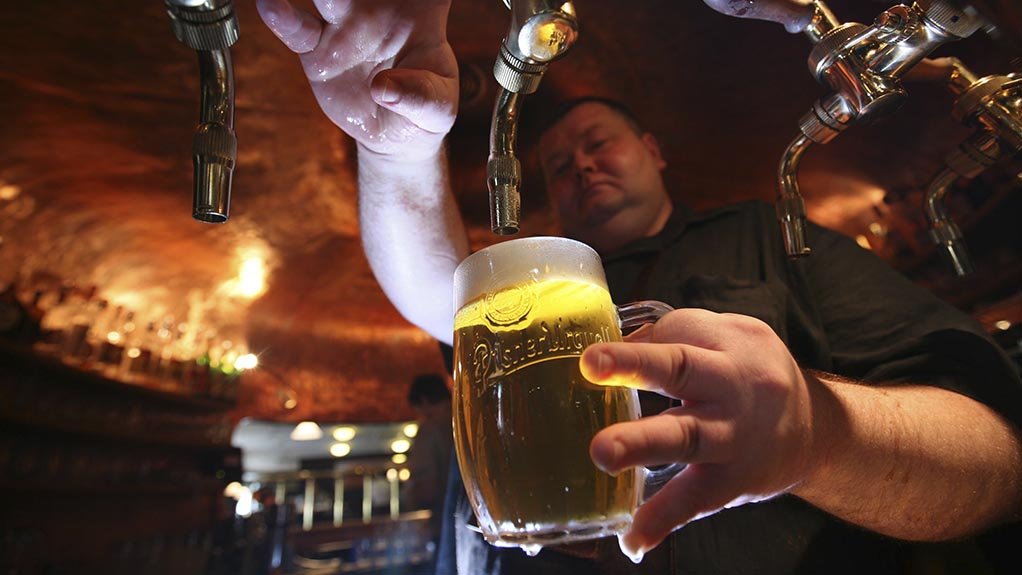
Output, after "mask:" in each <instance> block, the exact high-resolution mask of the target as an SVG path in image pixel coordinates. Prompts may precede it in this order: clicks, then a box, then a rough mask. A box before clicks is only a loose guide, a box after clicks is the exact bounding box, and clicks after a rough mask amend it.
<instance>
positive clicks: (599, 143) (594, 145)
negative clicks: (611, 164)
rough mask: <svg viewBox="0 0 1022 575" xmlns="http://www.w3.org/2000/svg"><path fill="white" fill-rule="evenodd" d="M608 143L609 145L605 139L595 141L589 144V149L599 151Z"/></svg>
mask: <svg viewBox="0 0 1022 575" xmlns="http://www.w3.org/2000/svg"><path fill="white" fill-rule="evenodd" d="M606 143H607V140H605V139H604V140H594V141H593V143H591V144H589V148H590V149H593V150H598V149H600V148H602V147H603V145H604V144H606Z"/></svg>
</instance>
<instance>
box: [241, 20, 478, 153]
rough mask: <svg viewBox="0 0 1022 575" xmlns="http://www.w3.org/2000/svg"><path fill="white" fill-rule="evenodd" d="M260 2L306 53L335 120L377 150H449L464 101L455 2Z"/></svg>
mask: <svg viewBox="0 0 1022 575" xmlns="http://www.w3.org/2000/svg"><path fill="white" fill-rule="evenodd" d="M315 4H316V8H317V12H318V13H317V14H309V13H307V12H304V11H302V10H299V9H296V8H295V7H293V6H292V5H291V4H290V3H289V2H288V0H258V2H257V6H258V8H259V14H260V16H261V17H262V19H263V21H264V22H265V23H266V25H267V26H268V27H269V28H270V30H271V31H273V33H274V34H276V36H277V37H278V38H280V40H281V41H282V42H283V43H284V44H285V45H286V46H287V47H288V48H290V49H291V50H293V51H295V52H296V53H298V54H299V55H300V59H301V62H302V66H303V67H304V69H305V75H306V76H307V77H308V79H309V83H310V84H311V86H312V91H313V93H314V94H315V96H316V100H317V101H318V102H319V105H320V107H321V108H322V109H323V111H324V112H325V113H326V115H327V116H328V117H329V118H330V120H331V121H332V122H333V123H334V124H336V125H337V126H338V127H340V128H341V129H342V130H344V132H345V133H347V134H348V135H349V136H351V137H352V138H354V139H355V140H356V141H357V142H358V144H359V145H360V146H361V147H362V148H365V149H367V150H369V151H371V152H374V153H376V154H381V155H386V156H400V157H401V158H402V159H406V160H414V159H419V158H427V157H429V156H431V155H433V154H436V153H437V151H438V150H439V149H440V148H441V145H442V143H443V138H444V136H445V135H446V133H447V132H448V131H449V130H450V128H451V125H453V123H454V117H455V112H456V111H457V106H458V65H457V61H456V60H455V58H454V52H453V51H452V50H451V46H450V44H449V43H448V42H447V14H448V12H449V10H450V0H416V1H415V2H401V1H399V0H362V1H360V0H315Z"/></svg>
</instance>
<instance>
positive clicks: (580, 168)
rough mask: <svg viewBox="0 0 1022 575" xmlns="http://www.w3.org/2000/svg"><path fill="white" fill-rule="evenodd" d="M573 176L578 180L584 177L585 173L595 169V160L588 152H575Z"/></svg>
mask: <svg viewBox="0 0 1022 575" xmlns="http://www.w3.org/2000/svg"><path fill="white" fill-rule="evenodd" d="M574 164H575V177H577V178H578V179H579V180H581V179H583V178H585V177H586V175H588V174H590V173H592V172H595V171H596V162H595V161H594V160H593V157H592V156H591V155H590V154H586V153H584V152H579V153H576V154H575V160H574Z"/></svg>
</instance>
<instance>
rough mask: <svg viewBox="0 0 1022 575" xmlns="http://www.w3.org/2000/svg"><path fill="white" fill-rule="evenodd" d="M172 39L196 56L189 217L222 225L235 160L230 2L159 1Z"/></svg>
mask: <svg viewBox="0 0 1022 575" xmlns="http://www.w3.org/2000/svg"><path fill="white" fill-rule="evenodd" d="M165 3H166V6H167V14H168V15H169V16H170V20H171V25H172V27H173V29H174V35H175V36H176V37H177V39H178V40H180V41H181V42H182V43H183V44H185V45H186V46H188V47H189V48H192V49H194V50H196V52H197V53H198V56H199V79H200V84H201V99H200V104H199V108H200V112H199V113H200V122H199V126H198V127H197V128H196V130H195V135H194V136H193V138H192V161H193V164H194V168H195V173H194V184H193V185H194V193H193V201H192V217H193V218H195V219H196V220H199V221H203V222H209V223H223V222H226V221H227V219H228V217H229V210H230V204H231V180H232V176H233V173H234V165H235V161H236V158H237V155H238V140H237V137H236V136H235V133H234V68H233V66H232V64H231V53H230V47H231V46H232V45H233V44H234V43H235V42H236V41H237V40H238V20H237V17H236V15H235V12H234V3H233V0H165Z"/></svg>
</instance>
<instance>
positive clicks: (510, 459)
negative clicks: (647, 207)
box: [453, 237, 676, 555]
mask: <svg viewBox="0 0 1022 575" xmlns="http://www.w3.org/2000/svg"><path fill="white" fill-rule="evenodd" d="M454 307H455V309H456V310H457V312H456V315H455V318H454V361H455V363H454V386H455V389H454V406H453V407H454V409H453V413H454V438H455V446H456V450H457V456H458V463H459V465H460V467H461V474H462V478H463V479H464V482H465V487H466V489H467V491H468V497H469V500H470V502H471V504H472V508H473V510H474V511H475V516H476V519H477V521H478V523H479V528H480V530H481V531H482V533H483V536H484V537H485V538H486V540H487V541H488V542H490V543H491V544H493V545H497V546H502V547H521V548H522V549H523V550H525V551H526V552H527V553H529V554H530V555H531V554H535V553H538V552H539V550H540V549H541V548H542V547H543V546H546V545H556V544H562V543H569V542H573V541H581V540H585V539H593V538H597V537H603V536H606V535H613V534H617V533H621V532H623V531H624V530H625V529H627V527H628V526H629V525H630V524H631V521H632V513H633V511H634V509H635V508H636V506H637V505H638V504H639V502H640V500H641V497H642V492H643V489H644V483H646V482H647V481H648V479H649V478H647V475H650V476H652V478H653V479H655V480H657V481H660V482H662V481H663V479H664V477H663V475H664V474H673V473H675V472H676V469H665V470H662V471H658V472H651V471H649V470H636V469H629V470H626V471H623V472H621V473H620V474H618V475H617V476H611V475H609V474H607V473H604V472H602V471H600V470H599V469H598V468H597V467H596V466H595V465H594V464H593V462H592V460H591V459H590V457H589V443H590V441H591V440H592V438H593V436H594V435H595V434H596V433H597V432H598V431H599V430H601V429H603V428H604V427H607V426H608V425H612V424H614V423H618V422H621V421H631V420H634V419H637V418H638V417H639V402H638V394H637V393H636V392H635V390H632V389H629V388H626V387H607V386H600V385H595V384H592V383H590V382H589V381H587V380H586V379H585V378H584V377H582V374H581V373H580V371H579V357H580V356H581V355H582V350H583V349H585V348H586V347H587V346H588V345H590V344H592V343H596V342H604V341H621V339H622V336H621V334H622V329H624V330H626V332H627V330H628V329H630V328H634V327H637V326H638V325H641V324H643V323H651V322H654V321H656V319H657V318H659V317H660V316H662V315H663V314H665V313H667V312H668V311H671V309H672V308H671V307H670V306H668V305H667V304H663V303H660V302H638V303H635V304H631V305H629V306H624V307H620V308H619V307H616V306H615V305H614V304H613V303H612V302H611V299H610V293H609V292H608V290H607V281H606V277H605V275H604V272H603V266H602V264H601V262H600V258H599V256H598V255H597V254H596V252H595V251H593V249H592V248H590V247H589V246H587V245H585V244H583V243H580V242H576V241H574V240H569V239H564V238H555V237H536V238H524V239H517V240H511V241H507V242H503V243H499V244H495V245H493V246H491V247H489V248H486V249H483V250H481V251H479V252H476V253H474V254H472V255H471V256H469V257H468V258H466V259H465V260H464V261H463V262H462V263H461V264H460V265H459V266H458V268H457V271H456V272H455V275H454Z"/></svg>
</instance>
